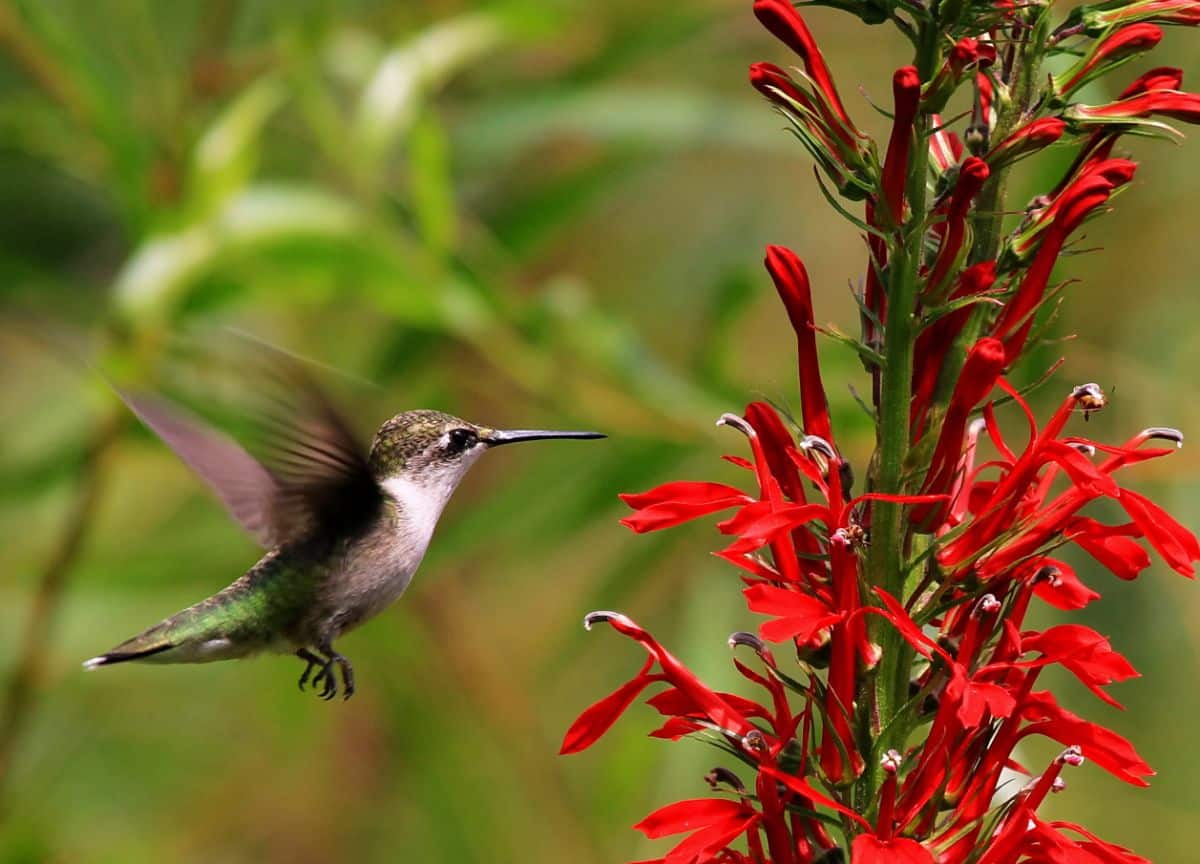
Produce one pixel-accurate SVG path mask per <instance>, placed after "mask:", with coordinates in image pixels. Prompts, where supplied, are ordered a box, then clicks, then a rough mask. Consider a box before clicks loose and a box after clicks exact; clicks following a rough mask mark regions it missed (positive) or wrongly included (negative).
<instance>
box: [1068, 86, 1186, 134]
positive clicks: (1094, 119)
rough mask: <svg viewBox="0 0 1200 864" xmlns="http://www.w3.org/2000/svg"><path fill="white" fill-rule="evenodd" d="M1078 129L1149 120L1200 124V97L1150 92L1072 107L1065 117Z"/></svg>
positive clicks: (1178, 93)
mask: <svg viewBox="0 0 1200 864" xmlns="http://www.w3.org/2000/svg"><path fill="white" fill-rule="evenodd" d="M1063 116H1064V117H1066V118H1067V119H1068V120H1070V121H1072V122H1073V123H1075V124H1077V125H1079V126H1095V125H1098V124H1099V125H1109V126H1117V125H1121V124H1126V123H1131V124H1133V125H1137V124H1136V123H1135V122H1134V121H1137V120H1144V119H1145V118H1148V117H1154V116H1158V117H1170V118H1171V119H1173V120H1182V121H1183V122H1184V123H1200V93H1180V92H1178V91H1175V90H1150V91H1147V92H1145V93H1140V94H1138V95H1136V96H1130V97H1128V98H1126V99H1121V100H1120V101H1117V102H1110V103H1109V104H1108V105H1072V106H1071V107H1070V108H1068V109H1067V110H1066V112H1065V113H1064V115H1063Z"/></svg>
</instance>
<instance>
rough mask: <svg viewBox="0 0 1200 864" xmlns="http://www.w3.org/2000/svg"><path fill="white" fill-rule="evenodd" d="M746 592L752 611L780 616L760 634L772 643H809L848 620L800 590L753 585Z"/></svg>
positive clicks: (747, 602) (762, 627) (761, 630)
mask: <svg viewBox="0 0 1200 864" xmlns="http://www.w3.org/2000/svg"><path fill="white" fill-rule="evenodd" d="M742 593H743V594H744V595H745V597H746V604H747V606H749V608H750V611H751V612H759V613H761V614H763V615H775V616H777V617H776V620H774V621H767V622H765V623H764V624H763V625H762V626H761V627H760V628H759V633H760V635H761V636H762V638H764V639H766V640H767V641H768V642H784V641H787V640H789V639H795V640H797V641H798V642H800V643H805V642H809V641H811V640H812V639H813V637H814V636H816V634H817V633H819V632H820V631H821V630H824V629H825V628H826V627H831V626H833V625H834V624H836V623H837V622H838V621H841V620H842V618H843V617H845V615H844V613H839V612H834V611H833V610H831V609H830V608H829V607H828V606H826V605H825V604H824V603H823V602H821V601H820V600H818V599H817V598H816V597H812V596H810V595H808V594H802V593H800V592H799V591H788V590H786V589H784V588H775V587H772V586H770V585H752V586H750V587H749V588H746V589H745V590H744V591H742Z"/></svg>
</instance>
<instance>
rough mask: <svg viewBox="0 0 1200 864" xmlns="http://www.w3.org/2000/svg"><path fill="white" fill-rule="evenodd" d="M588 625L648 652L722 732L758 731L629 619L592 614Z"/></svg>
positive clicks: (615, 615)
mask: <svg viewBox="0 0 1200 864" xmlns="http://www.w3.org/2000/svg"><path fill="white" fill-rule="evenodd" d="M586 621H587V623H588V625H589V626H591V625H592V624H594V623H596V622H601V621H603V622H605V623H607V624H609V625H610V626H611V627H612V628H613V629H614V630H616V631H617V632H618V633H621V634H623V635H625V636H628V637H629V638H630V639H633V640H634V641H636V642H639V643H640V644H641V645H642V647H644V648H645V649H646V651H647V652H649V654H650V656H651V657H653V658H654V659H655V660H657V661H658V665H659V668H660V669H661V670H662V674H663V676H664V677H665V678H666V679H667V680H668V681H670V682H671V683H672V684H674V685H675V686H676V687H677V688H678V689H679V690H681V691H683V692H684V693H685V694H687V696H688V698H690V699H691V700H692V702H693V704H695V706H696V707H697V709H699V710H700V711H702V712H703V713H704V714H705V715H706V716H707V717H708V718H709V720H710V721H711V722H712V723H713V724H714V725H716V726H717V727H719V728H721V729H725V730H727V731H729V732H730V733H732V734H734V735H737V736H738V737H744V736H745V735H747V734H748V733H750V732H753V731H757V730H756V729H755V727H754V725H753V724H752V723H751V722H750V721H749V720H747V719H746V718H745V717H744V716H743V715H742V714H741V713H740V712H738V711H736V710H735V709H734V708H732V707H731V706H730V705H729V703H727V702H726V701H725V700H723V699H722V698H721V697H720V696H718V695H717V694H716V693H714V692H713V691H712V690H711V689H709V688H708V687H707V686H706V685H705V684H704V683H703V682H701V681H700V679H699V678H697V677H696V675H695V674H694V673H693V672H692V671H691V670H690V669H688V668H687V667H686V666H684V665H683V664H682V663H680V662H679V660H677V659H676V658H675V656H674V655H673V654H671V652H669V651H667V649H666V648H664V647H663V646H662V645H660V644H659V643H658V640H656V639H655V638H654V637H653V636H651V635H650V634H649V633H648V632H647V631H645V630H643V629H642V628H641V627H639V626H638V625H637V624H636V623H634V622H633V620H632V619H630V618H629V617H627V616H625V615H621V614H620V613H617V612H593V613H591V614H590V615H589V616H588V617H587V619H586Z"/></svg>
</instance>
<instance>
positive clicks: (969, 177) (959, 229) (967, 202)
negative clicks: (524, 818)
mask: <svg viewBox="0 0 1200 864" xmlns="http://www.w3.org/2000/svg"><path fill="white" fill-rule="evenodd" d="M989 173H990V172H989V170H988V163H987V162H984V161H983V160H982V159H980V158H978V157H976V156H971V157H969V158H968V159H967V161H965V162H963V164H962V168H961V169H960V170H959V172H958V182H957V183H956V184H955V186H954V193H953V194H952V195H951V196H950V205H949V207H947V208H946V222H945V225H944V226H943V231H942V245H941V246H940V247H939V248H938V253H937V257H936V258H935V259H934V262H933V267H932V269H931V270H930V272H929V276H928V277H927V279H926V282H925V292H926V294H928V295H929V296H930V298H931V299H932V300H933V302H937V300H938V299H939V298H940V297H941V296H942V293H941V286H942V283H943V282H944V281H945V280H946V277H947V276H949V275H950V272H951V269H952V268H953V267H954V265H955V264H956V263H958V262H959V261H960V258H961V255H960V253H961V252H962V246H963V236H964V234H965V232H966V223H967V210H968V209H969V208H970V206H971V203H972V202H973V201H974V200H975V196H976V195H978V194H979V190H980V189H982V188H983V184H984V182H985V181H986V180H987V178H988V174H989Z"/></svg>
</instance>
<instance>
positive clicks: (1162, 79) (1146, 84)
mask: <svg viewBox="0 0 1200 864" xmlns="http://www.w3.org/2000/svg"><path fill="white" fill-rule="evenodd" d="M1196 8H1197V9H1200V2H1197V3H1196ZM1182 86H1183V70H1182V69H1176V68H1175V67H1173V66H1156V67H1155V68H1153V69H1151V70H1150V71H1149V72H1143V73H1142V74H1141V75H1139V76H1138V77H1137V78H1135V79H1134V80H1133V82H1132V83H1131V84H1130V85H1129V86H1128V87H1126V88H1125V89H1124V90H1122V91H1121V95H1120V97H1118V98H1120V99H1128V98H1129V97H1130V96H1137V95H1138V94H1139V93H1149V92H1150V91H1151V90H1178V89H1179V88H1180V87H1182Z"/></svg>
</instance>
